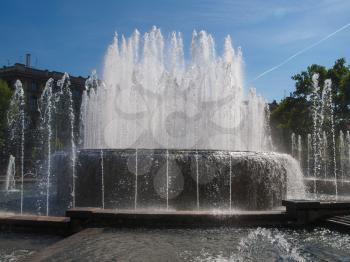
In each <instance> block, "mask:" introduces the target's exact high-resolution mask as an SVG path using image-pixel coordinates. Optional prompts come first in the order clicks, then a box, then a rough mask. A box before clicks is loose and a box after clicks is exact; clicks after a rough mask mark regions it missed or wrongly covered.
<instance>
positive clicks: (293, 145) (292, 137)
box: [291, 132, 297, 157]
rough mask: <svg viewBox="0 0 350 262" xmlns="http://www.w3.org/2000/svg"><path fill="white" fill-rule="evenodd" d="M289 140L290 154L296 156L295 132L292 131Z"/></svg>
mask: <svg viewBox="0 0 350 262" xmlns="http://www.w3.org/2000/svg"><path fill="white" fill-rule="evenodd" d="M291 141H292V156H293V157H296V153H295V152H296V149H297V145H296V139H295V133H294V132H293V133H292V136H291Z"/></svg>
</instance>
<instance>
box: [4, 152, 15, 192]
mask: <svg viewBox="0 0 350 262" xmlns="http://www.w3.org/2000/svg"><path fill="white" fill-rule="evenodd" d="M15 176H16V162H15V157H14V156H13V155H10V158H9V162H8V165H7V171H6V181H5V191H6V192H13V191H16V180H15Z"/></svg>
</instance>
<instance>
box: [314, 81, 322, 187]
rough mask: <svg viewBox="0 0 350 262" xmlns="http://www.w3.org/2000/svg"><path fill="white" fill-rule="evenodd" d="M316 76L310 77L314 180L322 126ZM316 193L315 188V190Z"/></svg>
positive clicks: (318, 163)
mask: <svg viewBox="0 0 350 262" xmlns="http://www.w3.org/2000/svg"><path fill="white" fill-rule="evenodd" d="M318 78H319V75H318V74H314V75H313V76H312V82H313V91H312V118H313V134H312V146H313V150H312V151H313V162H314V163H313V176H314V178H315V179H317V178H319V177H320V174H321V156H322V150H321V143H322V138H321V133H322V124H323V115H322V105H321V104H322V99H321V97H320V87H319V85H318ZM315 191H316V188H315Z"/></svg>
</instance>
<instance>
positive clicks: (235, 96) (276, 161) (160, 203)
mask: <svg viewBox="0 0 350 262" xmlns="http://www.w3.org/2000/svg"><path fill="white" fill-rule="evenodd" d="M214 46H215V43H214V39H213V37H212V36H211V35H210V34H208V33H206V32H204V31H201V32H194V33H193V36H192V44H191V58H190V60H189V61H187V62H185V55H184V53H185V52H184V49H183V40H182V36H181V34H180V33H173V34H171V37H170V39H169V40H166V39H164V37H163V35H162V34H161V32H160V30H159V29H158V28H156V27H154V28H152V30H151V31H150V32H148V33H145V34H144V36H143V37H141V35H140V33H139V32H138V31H135V32H134V33H133V34H132V36H131V37H130V38H128V39H126V38H125V37H124V36H122V37H121V39H120V38H119V37H118V35H116V36H115V38H114V42H113V43H112V44H111V46H110V47H109V48H108V51H107V54H106V58H105V65H104V73H103V81H100V80H98V77H97V74H96V72H95V71H94V72H93V73H92V75H91V76H90V78H89V79H88V80H87V82H86V91H85V92H84V94H83V99H82V105H81V112H80V119H81V120H82V123H81V138H82V141H81V144H82V146H83V148H81V149H78V151H77V159H76V161H77V163H78V165H76V174H77V177H76V179H77V181H76V184H75V187H74V188H75V199H76V204H77V205H78V206H101V203H102V207H103V208H104V207H106V208H127V209H129V208H133V209H139V208H141V209H142V208H150V207H152V208H164V209H180V210H181V209H186V210H196V209H197V210H199V209H213V208H214V209H216V208H219V209H222V208H223V209H232V208H241V209H269V208H273V207H276V206H279V205H280V204H281V203H280V201H281V199H282V198H285V197H287V195H288V197H292V198H302V197H303V196H304V193H305V192H304V186H303V183H302V173H301V171H300V168H299V167H298V163H297V162H296V161H295V160H293V159H292V158H291V157H289V156H287V155H283V154H277V153H274V152H271V150H272V149H273V148H272V143H271V137H270V130H269V125H268V117H269V113H268V108H267V104H266V102H265V100H264V99H263V98H262V97H261V96H259V95H257V94H256V91H255V90H254V89H251V90H250V91H249V92H248V94H247V95H245V94H244V90H243V77H242V75H243V72H242V71H243V70H242V52H241V50H240V48H238V49H236V50H235V49H234V48H233V47H232V44H231V38H230V37H226V39H225V41H224V48H223V54H222V55H221V56H219V55H217V53H216V51H215V48H214ZM297 143H298V144H296V149H297V150H298V152H297V155H296V157H297V158H298V159H299V160H300V159H301V153H302V152H301V137H300V136H299V137H298V142H297ZM263 152H264V153H263ZM97 170H100V171H98V172H96V171H97ZM116 174H117V175H116ZM101 176H102V178H101ZM293 184H296V185H298V188H299V189H298V190H296V187H295V186H293Z"/></svg>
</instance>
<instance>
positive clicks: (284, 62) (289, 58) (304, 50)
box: [250, 23, 350, 82]
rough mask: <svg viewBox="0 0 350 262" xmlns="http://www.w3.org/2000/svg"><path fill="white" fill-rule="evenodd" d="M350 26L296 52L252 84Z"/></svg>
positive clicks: (343, 27)
mask: <svg viewBox="0 0 350 262" xmlns="http://www.w3.org/2000/svg"><path fill="white" fill-rule="evenodd" d="M349 26H350V23H348V24H346V25H344V26H342V27H340V28H339V29H337V30H336V31H334V32H333V33H331V34H329V35H327V36H325V37H323V38H322V39H320V40H319V41H317V42H316V43H313V44H312V45H309V46H308V47H305V48H304V49H302V50H300V51H298V52H296V53H295V54H294V55H292V56H290V57H288V58H287V59H285V60H284V61H283V62H282V63H280V64H278V65H276V66H274V67H272V68H270V69H269V70H266V71H265V72H263V73H261V74H260V75H258V76H257V77H255V78H254V79H253V80H251V81H250V82H254V81H255V80H257V79H259V78H260V77H262V76H264V75H266V74H268V73H270V72H272V71H274V70H276V69H278V68H280V67H281V66H283V65H285V64H287V63H288V62H289V61H290V60H292V59H294V58H295V57H297V56H299V55H301V54H303V53H305V52H306V51H308V50H309V49H311V48H313V47H315V46H317V45H319V44H321V43H322V42H324V41H326V40H327V39H329V38H331V37H332V36H334V35H335V34H337V33H339V32H340V31H343V30H344V29H346V28H348V27H349Z"/></svg>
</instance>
